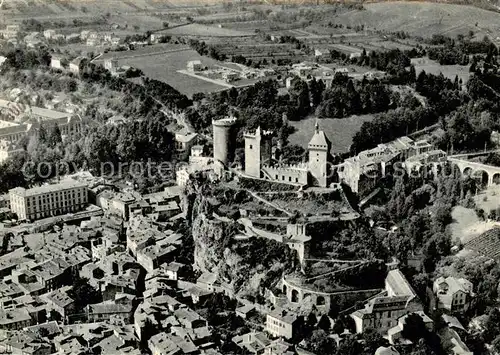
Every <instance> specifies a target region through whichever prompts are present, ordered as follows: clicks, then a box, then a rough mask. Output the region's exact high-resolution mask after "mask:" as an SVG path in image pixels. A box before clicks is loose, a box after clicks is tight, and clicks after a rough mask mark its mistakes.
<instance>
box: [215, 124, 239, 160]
mask: <svg viewBox="0 0 500 355" xmlns="http://www.w3.org/2000/svg"><path fill="white" fill-rule="evenodd" d="M235 122H236V118H235V117H227V118H223V119H220V120H217V121H212V128H213V138H214V159H215V160H216V161H220V162H221V163H223V164H224V165H227V164H228V163H229V162H230V161H232V159H233V153H234V151H233V150H234V149H233V147H234V144H233V140H234V134H232V127H233V126H234V124H235Z"/></svg>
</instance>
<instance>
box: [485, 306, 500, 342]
mask: <svg viewBox="0 0 500 355" xmlns="http://www.w3.org/2000/svg"><path fill="white" fill-rule="evenodd" d="M498 336H500V311H499V310H498V308H497V307H493V308H492V309H491V311H490V313H488V318H487V319H486V321H485V323H484V332H483V337H484V341H485V342H486V343H490V342H491V341H493V340H494V339H495V338H497V337H498Z"/></svg>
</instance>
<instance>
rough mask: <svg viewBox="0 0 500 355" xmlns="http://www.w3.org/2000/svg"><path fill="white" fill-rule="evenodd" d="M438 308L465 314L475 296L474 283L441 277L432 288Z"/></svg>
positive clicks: (461, 279) (462, 279)
mask: <svg viewBox="0 0 500 355" xmlns="http://www.w3.org/2000/svg"><path fill="white" fill-rule="evenodd" d="M432 289H433V291H434V294H435V295H436V298H437V307H438V308H440V309H445V310H447V311H450V312H463V311H466V310H467V309H468V308H469V305H470V302H471V300H472V298H473V296H474V293H473V291H472V283H471V282H470V281H468V280H466V279H464V278H459V279H457V278H454V277H451V276H450V277H446V278H445V277H442V276H441V277H439V278H437V279H436V280H435V281H434V284H433V287H432Z"/></svg>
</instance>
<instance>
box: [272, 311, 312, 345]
mask: <svg viewBox="0 0 500 355" xmlns="http://www.w3.org/2000/svg"><path fill="white" fill-rule="evenodd" d="M302 321H303V319H302V316H299V315H297V314H295V313H291V312H287V311H285V310H274V311H271V312H270V313H268V314H267V316H266V327H265V329H266V331H267V332H268V333H270V334H271V335H272V336H274V337H283V338H286V339H292V338H293V337H294V335H295V334H296V332H297V331H298V329H299V327H300V326H301V325H302V324H301V323H302Z"/></svg>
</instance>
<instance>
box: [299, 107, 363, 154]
mask: <svg viewBox="0 0 500 355" xmlns="http://www.w3.org/2000/svg"><path fill="white" fill-rule="evenodd" d="M372 119H373V116H372V115H362V116H351V117H347V118H341V119H338V118H324V119H320V120H319V121H318V122H319V126H320V128H321V129H322V130H323V131H325V134H326V135H327V137H328V138H329V139H330V141H331V142H332V153H344V152H347V151H348V150H349V147H350V146H351V144H352V137H354V135H355V134H356V132H358V131H359V128H360V127H361V125H362V124H363V122H367V121H371V120H372ZM315 123H316V118H315V117H309V118H308V119H305V120H302V121H298V122H293V121H290V124H291V125H292V126H293V127H295V128H296V131H295V133H293V134H292V135H291V136H290V143H291V144H297V145H300V146H302V147H304V148H307V145H308V143H309V141H310V140H311V137H312V135H313V133H314V125H315Z"/></svg>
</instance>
